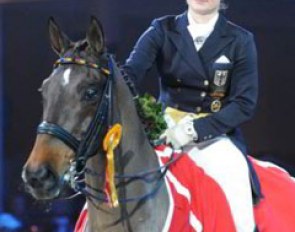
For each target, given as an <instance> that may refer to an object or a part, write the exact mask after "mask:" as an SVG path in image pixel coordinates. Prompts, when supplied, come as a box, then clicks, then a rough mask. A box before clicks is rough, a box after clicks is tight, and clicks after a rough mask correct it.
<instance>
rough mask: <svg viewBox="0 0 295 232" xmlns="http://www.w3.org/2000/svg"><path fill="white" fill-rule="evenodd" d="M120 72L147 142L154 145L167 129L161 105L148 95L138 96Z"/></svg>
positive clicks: (128, 79) (129, 80)
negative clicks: (131, 97)
mask: <svg viewBox="0 0 295 232" xmlns="http://www.w3.org/2000/svg"><path fill="white" fill-rule="evenodd" d="M120 70H121V74H122V76H123V77H124V79H125V82H126V84H127V86H128V87H129V90H130V92H131V94H132V95H133V99H134V101H135V106H136V110H137V113H138V115H139V118H140V120H141V122H142V124H143V126H144V130H145V133H146V135H147V137H148V139H149V141H150V142H151V143H152V144H154V143H155V141H156V140H158V139H159V137H160V135H161V134H162V133H163V132H164V130H165V129H166V128H167V124H166V122H165V120H164V114H163V111H162V104H161V103H160V102H157V100H156V99H155V98H154V97H153V96H152V95H150V94H148V93H145V94H143V95H139V94H138V92H137V90H136V87H135V85H134V83H133V81H132V80H131V79H130V78H129V77H128V75H127V74H126V73H125V72H124V70H123V68H122V67H120Z"/></svg>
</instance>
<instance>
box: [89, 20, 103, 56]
mask: <svg viewBox="0 0 295 232" xmlns="http://www.w3.org/2000/svg"><path fill="white" fill-rule="evenodd" d="M86 39H87V42H88V44H89V46H90V48H91V50H92V51H93V52H94V53H95V54H99V53H101V52H103V51H104V48H105V44H104V33H103V29H102V25H101V23H100V22H99V21H98V20H97V19H96V18H95V17H94V16H92V17H91V23H90V27H89V29H88V31H87V35H86Z"/></svg>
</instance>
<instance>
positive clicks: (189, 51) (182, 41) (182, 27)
mask: <svg viewBox="0 0 295 232" xmlns="http://www.w3.org/2000/svg"><path fill="white" fill-rule="evenodd" d="M187 26H188V19H187V13H186V12H185V13H184V14H182V15H180V16H179V17H178V18H177V21H176V25H175V28H173V29H174V30H170V31H168V35H169V37H170V39H171V40H172V42H173V43H174V44H175V46H176V47H177V49H178V52H179V53H180V54H181V55H182V57H183V59H184V60H185V61H186V62H187V63H188V64H189V65H190V66H191V67H192V69H194V70H195V72H197V73H199V74H200V75H201V76H202V77H203V78H204V79H207V78H206V74H205V70H204V67H203V64H202V62H201V60H200V57H199V54H198V52H197V51H196V48H195V45H194V42H193V39H192V37H191V35H190V33H189V31H188V29H187Z"/></svg>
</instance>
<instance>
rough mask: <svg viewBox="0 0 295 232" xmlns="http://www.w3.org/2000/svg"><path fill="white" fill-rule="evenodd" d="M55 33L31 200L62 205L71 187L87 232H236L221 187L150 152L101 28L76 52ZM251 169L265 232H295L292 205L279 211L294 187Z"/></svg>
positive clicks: (264, 168) (172, 155)
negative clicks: (83, 204) (80, 198)
mask: <svg viewBox="0 0 295 232" xmlns="http://www.w3.org/2000/svg"><path fill="white" fill-rule="evenodd" d="M48 26H49V37H50V42H51V46H52V48H53V50H54V51H55V53H56V54H57V55H58V56H59V59H58V60H57V61H56V62H55V65H54V69H53V71H52V73H51V74H50V76H49V77H48V78H47V79H45V80H44V81H43V83H42V87H41V93H42V98H43V116H42V122H41V123H40V124H39V126H38V129H37V137H36V140H35V144H34V146H33V148H32V151H31V153H30V155H29V158H28V160H27V162H26V163H25V165H24V167H23V172H22V179H23V181H24V183H25V186H26V189H27V190H28V192H29V193H30V194H31V195H32V196H33V197H34V198H36V199H39V200H53V199H56V198H60V197H63V192H64V189H65V188H66V187H67V186H70V187H71V188H73V189H74V190H75V191H76V192H78V193H81V194H84V195H85V197H86V200H87V219H88V220H87V227H86V228H85V229H84V230H83V231H91V232H96V231H112V232H120V231H137V232H145V231H155V232H158V231H170V232H178V231H183V232H188V231H198V232H199V231H204V232H216V231H227V232H234V231H236V229H235V227H234V223H233V219H232V216H231V213H230V209H229V206H228V203H227V200H226V198H225V195H224V193H223V192H222V190H221V189H220V187H219V186H218V185H217V184H216V183H215V182H214V181H213V180H212V179H210V177H209V176H207V175H206V173H204V171H203V170H202V169H201V168H198V166H197V165H195V164H193V162H192V161H191V160H190V159H189V157H188V156H186V155H185V154H184V153H177V152H174V151H173V149H169V148H168V149H167V148H165V147H164V148H163V147H161V146H158V147H157V148H155V147H154V146H153V145H152V144H151V143H150V140H149V139H148V137H147V135H146V131H145V128H144V126H143V123H142V119H141V118H140V115H139V113H138V109H137V107H136V106H137V104H136V102H137V100H138V96H137V95H136V91H135V90H134V86H133V83H132V81H131V80H130V79H128V77H127V76H125V75H123V74H122V72H121V70H120V68H119V66H118V64H117V63H116V62H115V60H114V58H113V56H112V55H111V54H109V53H108V52H107V49H106V45H105V39H104V33H103V28H102V26H101V23H100V22H99V21H98V20H97V19H95V18H94V17H92V18H91V22H90V26H89V28H88V31H87V33H86V38H85V39H83V40H79V41H77V42H72V41H71V40H70V39H69V38H68V37H67V36H66V34H65V33H64V32H63V31H62V30H61V29H60V27H59V26H58V24H57V23H56V22H55V21H54V19H53V18H50V19H49V24H48ZM251 162H253V164H254V168H255V169H256V171H257V173H258V176H259V177H260V178H261V181H262V183H261V184H262V191H263V194H264V196H265V198H264V199H262V200H261V202H260V203H259V205H258V206H257V205H256V206H255V217H256V222H257V224H258V228H259V231H262V232H272V231H283V232H287V231H288V232H289V231H294V230H295V229H294V228H295V224H294V222H293V219H292V217H291V216H290V215H292V214H290V213H289V212H295V203H294V202H293V201H290V202H286V203H282V202H280V200H281V199H282V198H284V199H291V198H292V197H293V196H294V194H295V184H294V181H293V179H292V178H291V177H290V176H288V175H287V174H286V172H284V171H282V170H281V169H280V168H277V167H275V166H273V165H269V164H266V163H262V162H260V161H256V160H254V159H252V158H251ZM274 180H276V182H274ZM274 186H280V187H281V188H280V189H277V190H276V191H273V189H274V188H275V187H274ZM286 208H287V209H289V212H286ZM274 219H275V220H274Z"/></svg>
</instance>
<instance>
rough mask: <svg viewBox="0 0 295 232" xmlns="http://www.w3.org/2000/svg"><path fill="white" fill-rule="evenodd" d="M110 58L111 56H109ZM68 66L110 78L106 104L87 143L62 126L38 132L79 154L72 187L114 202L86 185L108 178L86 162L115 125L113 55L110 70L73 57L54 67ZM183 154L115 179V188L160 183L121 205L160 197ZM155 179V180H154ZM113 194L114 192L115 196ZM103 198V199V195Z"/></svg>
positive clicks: (102, 104)
mask: <svg viewBox="0 0 295 232" xmlns="http://www.w3.org/2000/svg"><path fill="white" fill-rule="evenodd" d="M107 55H108V54H107ZM66 64H73V65H83V66H86V67H88V68H94V69H97V70H99V71H100V72H102V73H103V74H104V75H106V76H107V82H106V83H105V86H104V89H103V95H102V100H101V101H100V103H99V104H98V107H97V109H96V112H95V115H94V118H93V119H92V121H91V123H90V125H89V127H88V129H87V132H86V134H85V136H84V137H83V139H82V140H81V141H79V140H78V139H76V138H75V137H74V136H73V135H71V134H70V133H69V132H68V131H66V130H65V129H64V128H62V127H61V126H59V125H57V124H54V123H50V122H46V121H43V122H41V123H40V124H39V126H38V128H37V133H38V134H49V135H52V136H54V137H56V138H58V139H60V140H61V141H63V142H64V143H65V144H66V145H68V146H69V147H70V148H71V149H72V150H73V151H74V152H75V153H76V156H75V160H74V161H73V162H72V163H71V166H70V169H69V171H68V173H67V174H66V175H68V177H66V176H65V178H64V179H65V180H66V181H69V182H70V185H71V187H72V188H73V189H74V190H75V191H77V192H79V193H82V194H84V195H85V196H86V197H88V198H91V199H95V200H97V201H101V202H110V199H109V194H108V192H106V191H105V190H100V189H96V188H94V187H92V186H89V185H87V184H86V183H85V179H84V178H85V174H89V175H91V176H98V177H101V178H103V177H105V174H104V173H103V174H99V173H97V172H95V171H93V170H91V169H88V168H86V161H87V160H88V159H89V158H90V157H92V156H94V155H96V153H97V151H98V148H99V146H100V143H99V142H100V141H99V138H103V137H104V135H103V134H102V133H103V131H104V130H103V129H105V128H107V129H108V128H109V127H110V125H112V121H111V120H112V117H111V116H112V107H111V106H112V98H113V94H112V89H113V83H114V60H113V57H112V56H111V55H108V67H107V68H103V67H101V66H99V65H98V64H94V63H89V62H87V61H86V60H84V59H81V58H72V57H62V58H60V59H59V60H57V61H56V62H55V64H54V67H57V66H58V65H66ZM122 75H123V78H124V80H125V82H126V84H127V86H128V87H129V89H130V91H131V93H132V95H133V96H134V97H133V99H134V100H135V101H136V100H137V99H138V94H137V91H136V89H135V87H134V84H133V82H132V81H131V80H130V79H129V77H128V76H127V75H126V74H125V73H122ZM181 156H182V154H179V155H178V156H177V157H176V158H174V157H173V152H172V155H171V158H170V161H169V162H168V163H167V164H165V165H163V166H160V167H158V168H154V169H151V170H148V171H144V172H139V173H134V174H126V175H114V177H113V178H114V179H118V180H121V181H118V184H117V185H116V186H115V187H116V188H120V187H125V186H127V185H128V184H130V183H132V182H134V181H137V180H141V181H144V182H145V183H153V182H155V181H157V183H156V184H155V186H154V188H153V189H152V191H150V192H149V193H146V194H144V195H141V196H135V197H131V198H124V199H117V203H127V202H130V201H145V200H147V199H148V198H150V197H153V196H154V195H156V193H157V192H158V190H159V189H160V187H161V185H162V183H163V181H161V180H162V179H163V177H164V176H165V174H166V172H167V170H168V169H169V167H170V165H172V164H173V163H175V162H176V161H177V160H178V159H179V158H180V157H181ZM150 176H152V177H150ZM87 188H88V189H89V190H91V191H93V192H95V194H93V193H91V192H90V191H88V190H87ZM111 193H112V192H111ZM100 194H101V195H100ZM111 206H117V205H114V204H113V202H111Z"/></svg>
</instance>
